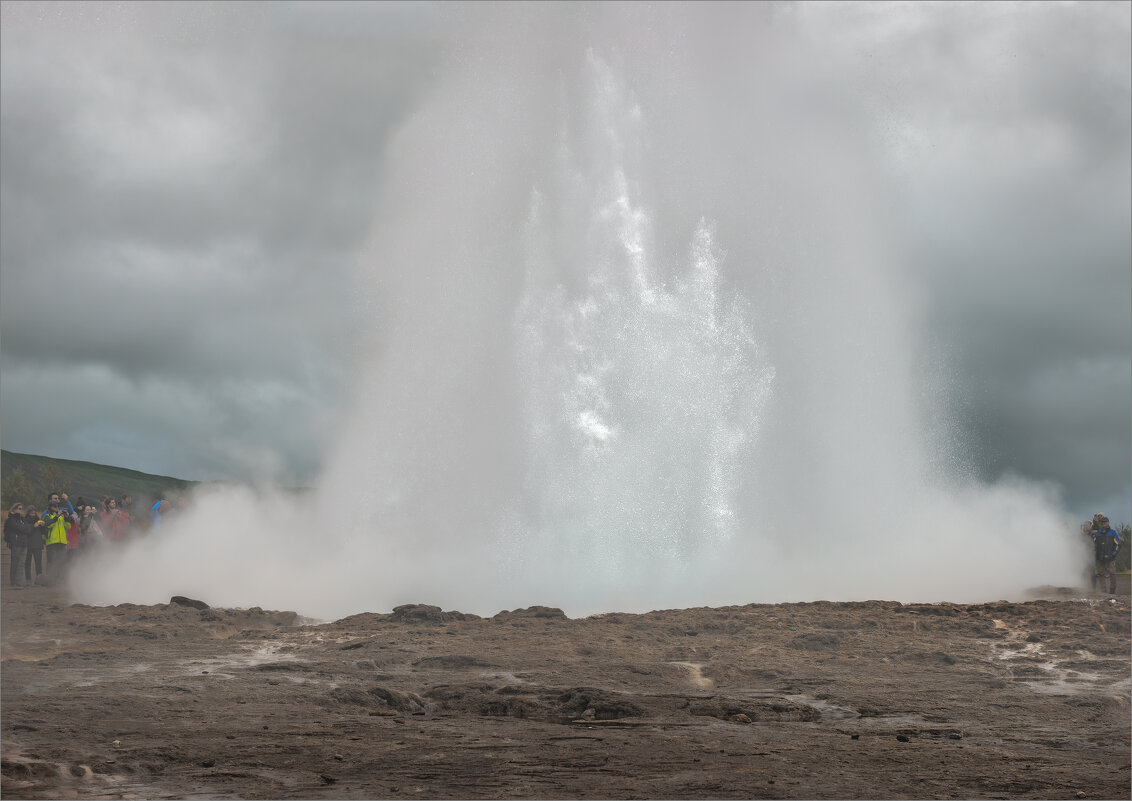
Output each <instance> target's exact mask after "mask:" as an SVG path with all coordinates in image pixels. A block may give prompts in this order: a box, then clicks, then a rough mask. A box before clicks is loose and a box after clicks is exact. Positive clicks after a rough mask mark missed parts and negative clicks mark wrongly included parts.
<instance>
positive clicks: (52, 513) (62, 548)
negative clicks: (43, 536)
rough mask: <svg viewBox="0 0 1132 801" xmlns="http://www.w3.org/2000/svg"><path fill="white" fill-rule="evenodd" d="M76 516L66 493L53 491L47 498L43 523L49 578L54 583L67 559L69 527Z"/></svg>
mask: <svg viewBox="0 0 1132 801" xmlns="http://www.w3.org/2000/svg"><path fill="white" fill-rule="evenodd" d="M74 516H75V507H73V506H71V501H70V499H69V498H68V497H67V494H66V493H63V495H62V496H60V495H59V493H58V492H53V493H51V495H49V496H48V498H47V509H46V510H45V511H44V512H43V517H42V518H41V519H42V521H43V525H44V526H45V527H46V528H47V580H48V581H49V582H50V583H52V584H54V583H55V582H56V581H58V580H59V578H60V576H61V575H62V571H63V563H64V562H65V561H66V559H67V527H68V525H70V524H71V522H72V520H73V519H74Z"/></svg>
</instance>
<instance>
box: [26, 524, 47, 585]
mask: <svg viewBox="0 0 1132 801" xmlns="http://www.w3.org/2000/svg"><path fill="white" fill-rule="evenodd" d="M24 520H26V521H27V522H28V524H29V525H30V526H31V530H30V531H29V532H28V535H27V540H28V555H27V556H26V557H25V558H24V580H25V581H26V583H27V585H28V586H29V587H30V586H31V585H32V584H34V583H35V582H33V581H32V574H31V563H32V562H33V561H34V562H35V578H39V577H40V576H42V575H43V561H44V560H43V549H44V546H45V545H46V543H47V528H46V527H45V526H44V525H43V521H42V520H40V519H39V512H38V511H37V510H36V509H33V508H31V507H27V508H25V509H24Z"/></svg>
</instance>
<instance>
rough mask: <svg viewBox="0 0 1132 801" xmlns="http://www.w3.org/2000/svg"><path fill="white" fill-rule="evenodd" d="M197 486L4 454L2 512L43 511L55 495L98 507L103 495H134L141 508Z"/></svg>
mask: <svg viewBox="0 0 1132 801" xmlns="http://www.w3.org/2000/svg"><path fill="white" fill-rule="evenodd" d="M197 483H198V482H196V481H186V480H184V479H181V478H172V477H171V476H155V475H151V474H149V473H142V472H139V471H137V470H128V469H126V468H124V467H111V466H109V465H104V464H95V463H94V462H78V461H74V460H72V459H52V458H51V457H49V456H34V455H32V454H27V453H13V452H11V451H0V508H2V509H4V510H7V509H8V507H10V506H11V505H12V504H13V503H17V502H19V503H31V504H33V505H35V506H37V507H40V506H42V505H43V503H44V501H45V500H46V498H47V495H48V493H50V492H53V491H59V492H66V493H67V494H68V495H69V496H70V497H71V499H72V500H74V499H76V498H84V499H86V500H87V501H91V502H95V503H97V501H98V499H99V498H101V497H102V496H103V495H112V496H114V497H121V496H123V495H132V496H133V497H134V501H135V503H138V504H140V503H146V502H151V501H152V499H154V498H156V497H158V496H161V495H166V494H168V493H176V492H180V491H183V490H187V489H189V488H191V487H193V486H195V485H196V484H197Z"/></svg>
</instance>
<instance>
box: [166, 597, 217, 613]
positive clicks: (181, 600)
mask: <svg viewBox="0 0 1132 801" xmlns="http://www.w3.org/2000/svg"><path fill="white" fill-rule="evenodd" d="M169 603H170V604H176V605H177V606H188V607H192V608H193V609H200V610H204V609H211V608H212V607H210V606H209V605H208V604H206V603H205V602H204V601H198V600H196V599H195V598H186V597H185V596H184V595H174V596H173V597H172V598H170V599H169Z"/></svg>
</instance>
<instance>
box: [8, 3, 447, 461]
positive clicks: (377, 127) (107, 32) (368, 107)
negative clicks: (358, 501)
mask: <svg viewBox="0 0 1132 801" xmlns="http://www.w3.org/2000/svg"><path fill="white" fill-rule="evenodd" d="M317 5H318V6H320V8H318V9H315V8H314V6H308V5H306V4H294V5H279V4H258V3H256V4H226V3H221V4H195V3H193V4H168V5H164V6H161V7H152V6H146V5H145V4H125V5H117V6H109V5H100V4H85V3H84V4H56V5H51V6H44V5H42V4H35V3H30V4H21V3H11V4H9V3H5V4H4V7H3V10H4V26H3V77H2V81H3V83H2V90H3V96H2V97H3V100H2V111H3V136H2V139H0V159H2V163H3V187H2V191H3V223H4V225H3V232H4V233H3V238H2V243H0V258H2V264H3V290H4V291H3V301H2V302H3V364H4V384H3V392H4V407H5V415H4V416H5V422H6V423H7V425H6V426H5V430H4V433H5V447H10V448H13V449H16V450H28V451H33V452H46V453H51V454H53V455H58V456H76V457H79V458H88V459H91V460H95V461H108V462H112V463H124V464H128V465H129V466H132V467H137V468H139V469H148V470H153V471H155V472H166V473H175V474H178V475H186V476H189V477H193V478H197V477H224V476H230V475H232V474H234V473H235V474H245V475H246V474H247V473H248V472H250V471H254V470H258V469H260V468H261V467H262V466H263V465H262V463H263V461H264V458H263V457H264V455H265V454H267V455H268V457H267V458H266V461H268V462H275V463H276V464H275V465H274V467H275V468H278V469H280V470H281V471H282V472H281V475H282V476H285V477H286V479H288V480H292V481H305V480H309V479H310V477H311V474H312V471H313V470H314V469H315V468H316V460H317V458H318V457H317V454H318V437H319V435H320V434H322V433H323V430H322V427H321V425H320V424H318V423H317V422H316V421H320V420H322V419H323V418H324V417H325V415H326V410H327V409H328V408H329V407H331V406H332V405H333V402H334V400H333V399H334V397H335V393H336V391H337V390H339V389H340V388H341V384H342V381H343V373H344V372H345V369H344V368H345V365H344V362H345V361H347V360H348V357H349V354H350V351H351V346H352V338H353V337H352V328H353V326H356V325H359V324H361V323H360V322H359V316H360V312H361V310H360V309H359V308H357V305H356V303H355V302H354V301H353V295H352V292H351V288H350V286H349V284H348V281H347V277H346V274H347V271H348V268H349V266H350V265H351V263H352V260H353V259H354V258H355V257H356V255H355V254H356V252H357V250H358V247H359V243H360V242H361V241H362V239H363V238H364V237H365V235H366V234H367V232H368V228H369V225H370V221H371V217H372V204H373V194H374V186H375V185H376V183H377V182H378V180H379V177H380V176H379V162H380V153H381V149H382V145H383V142H384V140H385V138H386V137H387V136H388V134H389V131H390V129H391V127H392V126H393V125H394V124H395V122H396V120H397V119H398V117H399V115H401V114H403V113H404V111H405V109H406V108H407V107H408V105H409V103H410V101H411V99H412V95H413V89H414V86H415V85H416V84H417V83H419V82H420V81H421V80H423V79H425V78H427V75H428V71H429V66H430V64H431V63H432V61H433V59H434V58H435V52H436V48H435V43H434V42H433V41H432V39H433V38H434V37H433V29H434V28H435V25H434V24H433V23H432V22H430V19H431V17H432V12H431V10H430V9H429V8H428V7H427V6H426V7H423V10H422V7H417V8H415V9H413V10H412V11H411V13H410V11H409V9H407V8H405V7H402V6H401V5H400V4H390V5H388V6H386V5H381V6H380V7H379V6H365V5H359V4H352V3H351V4H327V5H326V6H325V7H322V6H323V4H317ZM421 25H424V26H425V28H421ZM430 25H431V26H432V27H428V26H430ZM406 33H409V34H412V38H411V39H409V40H408V41H407V42H406V41H405V39H404V36H405V34H406ZM68 397H69V398H71V399H72V403H68V402H66V400H65V399H66V398H68ZM48 399H50V400H48ZM199 433H203V434H204V436H198V434H199ZM151 441H152V443H153V444H152V445H151V446H147V445H146V443H147V442H151ZM274 450H278V451H281V452H282V456H281V457H279V458H277V459H273V458H271V457H270V454H271V452H272V451H274ZM241 453H244V454H251V455H250V456H241V455H240V454H241Z"/></svg>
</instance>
